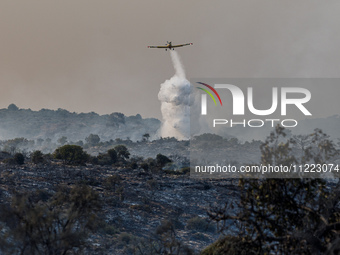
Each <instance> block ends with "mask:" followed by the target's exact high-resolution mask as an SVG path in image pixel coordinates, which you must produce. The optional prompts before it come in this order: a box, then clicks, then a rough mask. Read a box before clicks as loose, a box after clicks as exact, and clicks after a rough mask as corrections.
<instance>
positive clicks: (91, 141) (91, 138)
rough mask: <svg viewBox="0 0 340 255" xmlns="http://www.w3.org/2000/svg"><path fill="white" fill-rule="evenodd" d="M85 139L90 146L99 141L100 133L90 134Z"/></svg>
mask: <svg viewBox="0 0 340 255" xmlns="http://www.w3.org/2000/svg"><path fill="white" fill-rule="evenodd" d="M85 141H86V142H87V144H88V145H90V146H95V145H97V144H98V143H99V141H100V138H99V136H98V135H94V134H90V135H89V136H88V137H86V138H85Z"/></svg>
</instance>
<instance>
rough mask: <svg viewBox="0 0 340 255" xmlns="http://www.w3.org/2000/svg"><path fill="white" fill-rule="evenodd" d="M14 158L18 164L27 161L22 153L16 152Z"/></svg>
mask: <svg viewBox="0 0 340 255" xmlns="http://www.w3.org/2000/svg"><path fill="white" fill-rule="evenodd" d="M13 159H14V162H15V163H16V164H18V165H23V164H24V163H25V157H24V155H23V154H22V153H15V155H14V157H13Z"/></svg>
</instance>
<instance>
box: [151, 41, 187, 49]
mask: <svg viewBox="0 0 340 255" xmlns="http://www.w3.org/2000/svg"><path fill="white" fill-rule="evenodd" d="M187 45H192V43H185V44H177V45H172V43H171V42H168V41H166V44H165V46H148V48H160V49H165V50H168V49H169V50H174V48H178V47H183V46H187Z"/></svg>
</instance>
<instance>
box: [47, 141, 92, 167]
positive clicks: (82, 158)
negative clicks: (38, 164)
mask: <svg viewBox="0 0 340 255" xmlns="http://www.w3.org/2000/svg"><path fill="white" fill-rule="evenodd" d="M53 156H54V158H56V159H61V160H62V161H63V163H64V164H67V165H79V164H80V165H83V164H85V162H86V161H87V160H88V158H89V155H88V154H87V153H86V152H84V151H83V148H82V147H81V146H78V145H69V144H68V145H64V146H62V147H59V148H58V149H56V150H55V151H54V153H53Z"/></svg>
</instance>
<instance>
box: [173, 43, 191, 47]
mask: <svg viewBox="0 0 340 255" xmlns="http://www.w3.org/2000/svg"><path fill="white" fill-rule="evenodd" d="M187 45H192V43H185V44H177V45H172V46H171V48H177V47H183V46H187Z"/></svg>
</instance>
